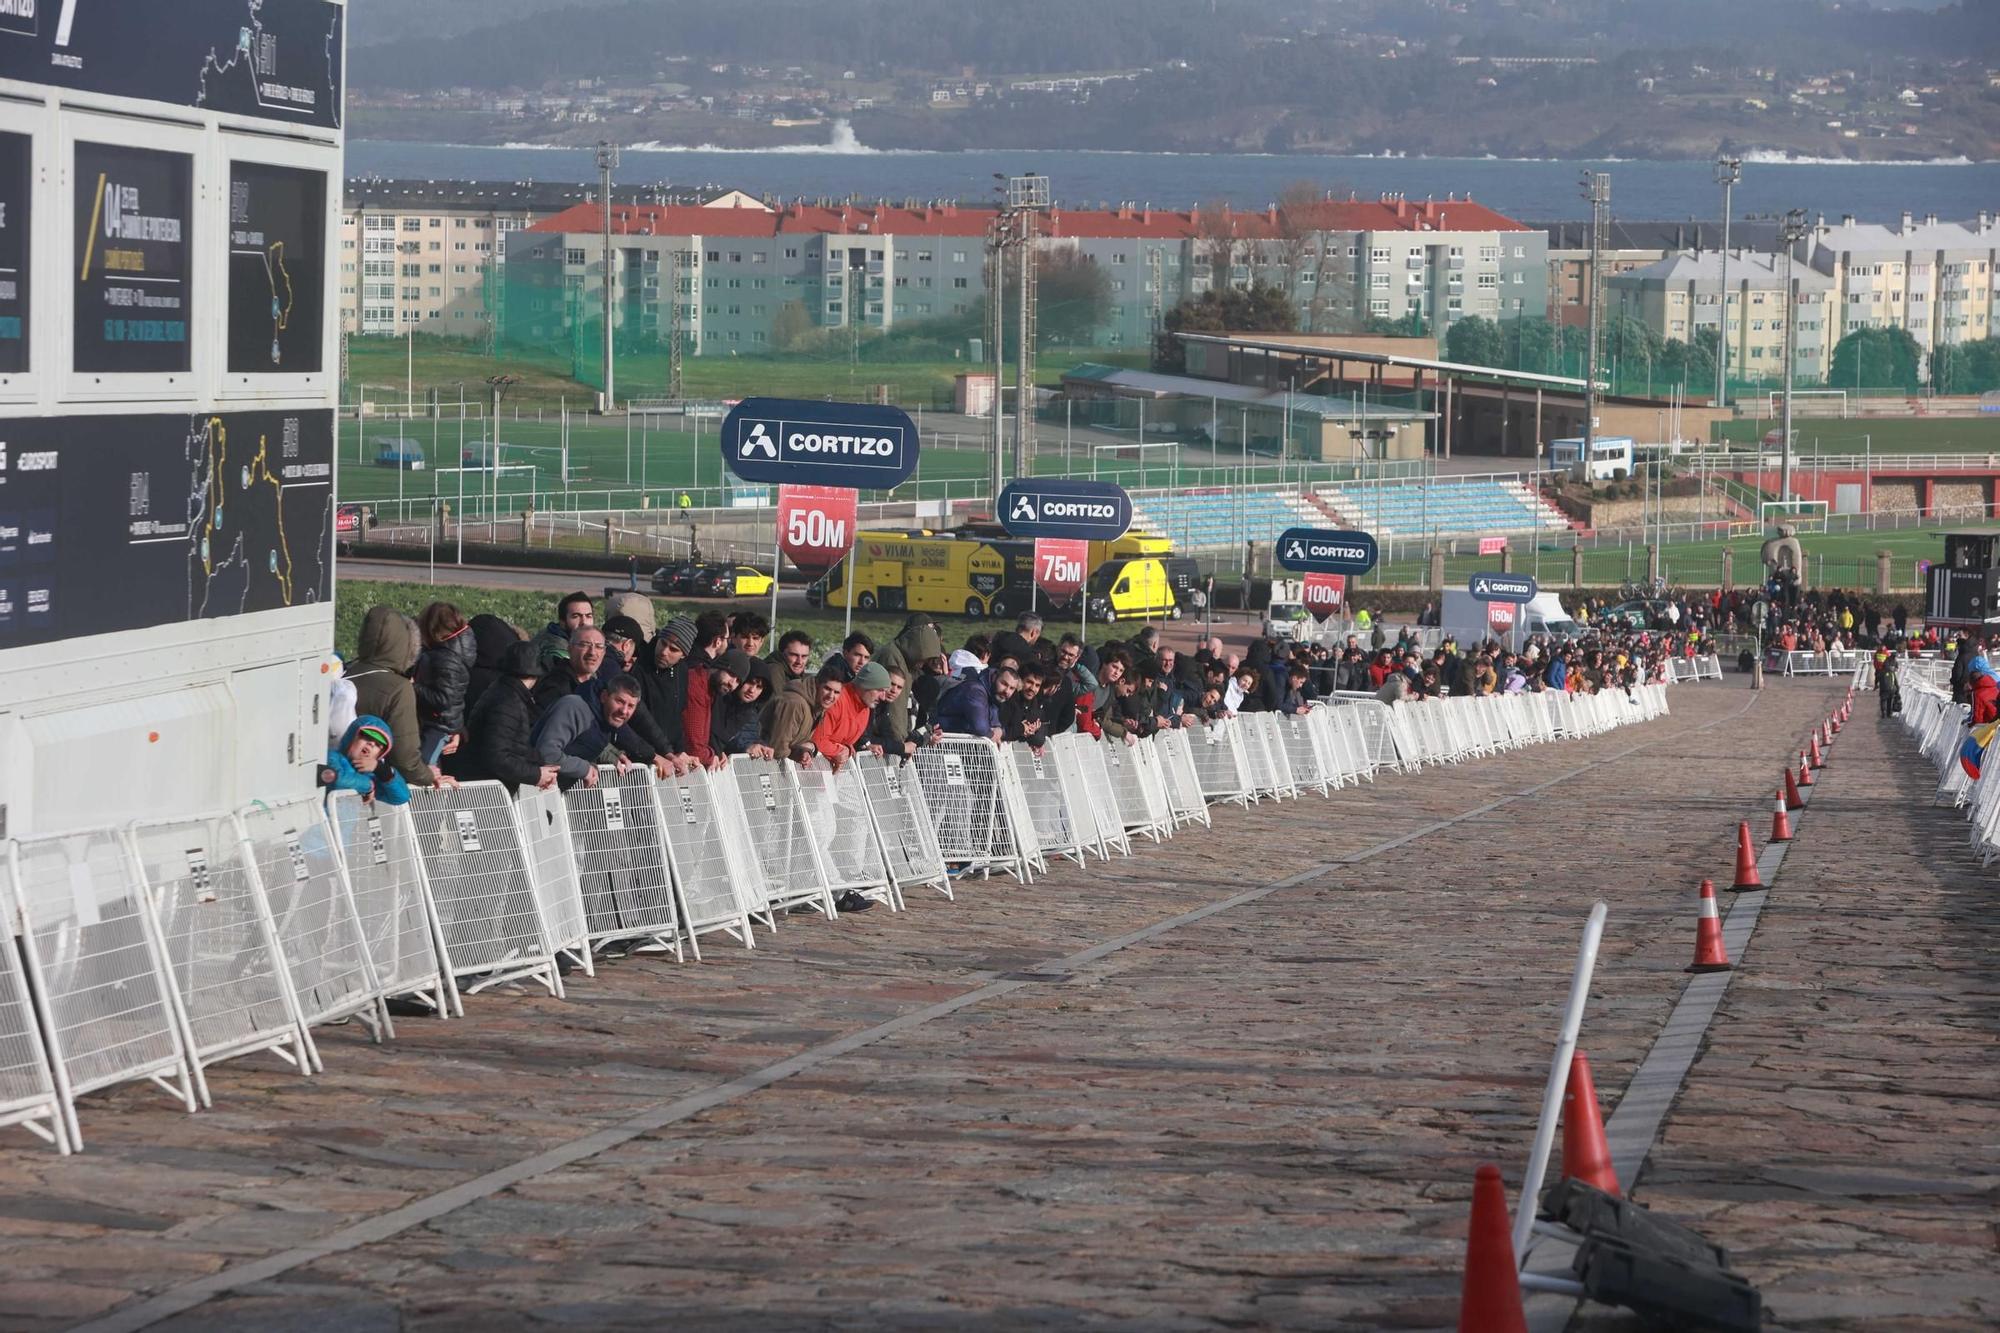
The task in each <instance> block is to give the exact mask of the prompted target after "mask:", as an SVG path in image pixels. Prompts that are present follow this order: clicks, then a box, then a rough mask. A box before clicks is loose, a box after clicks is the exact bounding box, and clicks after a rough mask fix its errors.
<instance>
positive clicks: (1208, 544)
mask: <svg viewBox="0 0 2000 1333" xmlns="http://www.w3.org/2000/svg"><path fill="white" fill-rule="evenodd" d="M1132 505H1133V516H1132V524H1133V526H1134V527H1135V528H1138V529H1140V530H1141V531H1145V532H1154V533H1158V534H1160V535H1161V536H1163V537H1170V538H1172V539H1173V542H1174V545H1175V547H1176V548H1177V549H1180V550H1204V549H1208V550H1212V549H1216V548H1220V547H1231V546H1241V545H1242V544H1243V543H1244V542H1268V541H1274V540H1276V539H1277V536H1278V534H1279V533H1281V532H1283V531H1284V530H1285V529H1286V528H1289V527H1328V526H1335V525H1337V526H1341V527H1350V528H1358V529H1361V530H1363V531H1367V532H1372V533H1374V534H1375V535H1376V536H1377V537H1378V538H1383V539H1395V538H1419V537H1423V536H1425V535H1427V534H1453V533H1461V534H1463V533H1477V534H1481V535H1485V534H1489V533H1491V534H1499V533H1530V532H1567V531H1569V529H1570V527H1571V524H1570V521H1569V519H1568V518H1566V517H1565V516H1564V515H1563V513H1562V511H1561V510H1560V509H1557V508H1556V507H1555V506H1554V505H1551V504H1549V503H1548V502H1546V501H1544V500H1543V499H1542V498H1541V497H1540V496H1538V495H1536V494H1535V493H1534V491H1533V490H1532V489H1531V488H1530V487H1529V486H1528V485H1527V484H1526V483H1524V482H1522V481H1520V480H1518V479H1514V478H1490V477H1482V478H1478V479H1476V480H1458V479H1453V478H1433V479H1431V480H1429V481H1422V482H1420V481H1409V482H1398V483H1393V484H1388V485H1383V486H1380V487H1376V486H1341V485H1327V486H1318V487H1315V488H1313V490H1312V492H1311V493H1310V494H1303V493H1301V492H1300V491H1299V490H1298V488H1297V487H1285V488H1277V487H1271V488H1266V489H1257V490H1225V489H1222V488H1216V489H1213V490H1198V491H1186V492H1164V491H1162V492H1142V493H1139V494H1135V495H1134V496H1133V497H1132Z"/></svg>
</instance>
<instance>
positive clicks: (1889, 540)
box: [1362, 522, 2000, 592]
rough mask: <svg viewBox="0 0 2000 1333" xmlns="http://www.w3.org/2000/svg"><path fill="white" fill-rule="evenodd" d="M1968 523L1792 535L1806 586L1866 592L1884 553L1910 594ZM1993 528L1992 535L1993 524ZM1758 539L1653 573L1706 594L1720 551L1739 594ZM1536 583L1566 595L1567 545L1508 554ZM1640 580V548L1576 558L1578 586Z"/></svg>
mask: <svg viewBox="0 0 2000 1333" xmlns="http://www.w3.org/2000/svg"><path fill="white" fill-rule="evenodd" d="M1976 526H1980V525H1976V524H1960V523H1942V522H1940V523H1933V524H1929V525H1927V526H1924V527H1916V528H1902V529H1897V530H1884V531H1879V532H1866V531H1863V532H1839V533H1812V532H1805V533H1801V534H1800V535H1799V540H1800V542H1801V543H1803V544H1804V546H1805V552H1806V562H1807V565H1808V566H1809V572H1810V574H1811V575H1812V583H1813V585H1814V586H1823V587H1843V588H1856V587H1859V588H1873V587H1874V586H1875V553H1876V552H1877V551H1888V552H1890V553H1891V558H1892V559H1893V560H1894V562H1895V563H1894V566H1893V583H1894V585H1895V586H1897V587H1916V586H1919V585H1920V583H1921V580H1920V579H1919V578H1918V576H1917V573H1916V562H1917V561H1919V560H1936V559H1939V558H1941V557H1942V556H1943V554H1944V544H1943V542H1942V541H1941V540H1940V539H1939V538H1938V535H1937V534H1938V533H1940V532H1943V531H1945V530H1946V529H1950V530H1952V531H1959V530H1962V529H1965V528H1969V527H1976ZM1987 526H1994V527H1995V529H1996V530H2000V525H1987ZM1763 544H1764V543H1763V538H1761V537H1757V536H1748V537H1734V538H1731V539H1729V540H1727V541H1713V542H1681V543H1674V544H1670V545H1665V546H1662V547H1661V548H1660V574H1661V577H1663V578H1665V579H1667V580H1668V581H1669V582H1670V583H1677V584H1684V585H1686V586H1688V587H1714V586H1716V585H1718V584H1719V583H1721V581H1722V552H1723V551H1724V550H1725V549H1727V550H1730V551H1733V552H1734V553H1735V554H1734V569H1733V570H1732V577H1733V580H1734V582H1735V584H1736V585H1737V586H1739V587H1741V586H1743V585H1745V584H1752V583H1756V582H1758V581H1759V580H1761V579H1762V577H1763V574H1762V570H1763V566H1762V565H1761V564H1760V563H1759V552H1760V550H1761V548H1762V547H1763ZM1537 557H1539V562H1540V563H1539V568H1540V570H1541V573H1540V574H1539V575H1538V578H1539V580H1540V581H1541V582H1542V583H1544V584H1547V585H1548V586H1549V587H1551V588H1558V589H1559V588H1566V587H1568V586H1569V585H1570V548H1569V546H1568V545H1561V546H1557V545H1553V544H1547V543H1545V544H1544V545H1543V546H1542V548H1541V550H1540V551H1539V552H1535V551H1529V550H1523V549H1517V550H1516V551H1515V552H1514V569H1515V571H1516V572H1518V573H1524V574H1532V573H1534V572H1535V570H1536V568H1537ZM1497 568H1499V557H1497V556H1457V557H1447V558H1446V560H1445V575H1444V581H1445V586H1446V587H1448V588H1454V587H1462V586H1464V584H1465V581H1466V579H1467V578H1469V577H1470V576H1471V575H1472V573H1473V572H1474V571H1475V570H1482V569H1497ZM1428 570H1429V562H1428V561H1427V560H1423V559H1415V560H1397V561H1394V562H1393V563H1388V564H1384V565H1383V566H1381V567H1380V568H1379V569H1378V571H1377V572H1376V573H1374V574H1370V575H1368V576H1367V578H1366V579H1364V580H1363V581H1362V588H1363V590H1364V592H1365V589H1366V588H1367V586H1368V585H1369V584H1372V583H1375V582H1378V581H1379V582H1381V583H1383V584H1387V585H1408V584H1422V583H1423V582H1424V581H1425V580H1426V579H1427V578H1428V577H1429V573H1428ZM1645 576H1646V552H1645V548H1644V547H1643V546H1633V547H1624V546H1601V547H1597V548H1594V549H1593V548H1590V547H1586V548H1585V550H1584V553H1583V581H1584V584H1585V586H1586V587H1592V588H1607V587H1610V588H1615V587H1617V586H1618V585H1619V584H1621V583H1623V582H1624V581H1625V580H1626V579H1627V578H1631V579H1634V580H1638V579H1643V578H1645Z"/></svg>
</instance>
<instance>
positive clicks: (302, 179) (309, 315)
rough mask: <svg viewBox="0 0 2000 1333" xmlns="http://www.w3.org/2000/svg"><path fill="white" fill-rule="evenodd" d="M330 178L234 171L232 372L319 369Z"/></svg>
mask: <svg viewBox="0 0 2000 1333" xmlns="http://www.w3.org/2000/svg"><path fill="white" fill-rule="evenodd" d="M325 244H326V175H325V173H324V172H319V171H306V170H301V169H299V168H296V167H274V166H266V165H264V164H262V163H256V162H235V163H232V164H231V165H230V168H229V371H230V373H231V374H233V375H255V374H280V373H283V374H292V375H302V374H308V373H311V372H314V371H317V370H319V369H320V362H321V356H322V338H323V337H324V330H325V310H324V308H323V304H324V303H323V296H324V293H325V290H326V289H325V286H324V281H323V280H324V278H325V274H326V254H325Z"/></svg>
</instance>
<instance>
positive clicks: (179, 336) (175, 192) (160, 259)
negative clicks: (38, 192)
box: [71, 143, 194, 374]
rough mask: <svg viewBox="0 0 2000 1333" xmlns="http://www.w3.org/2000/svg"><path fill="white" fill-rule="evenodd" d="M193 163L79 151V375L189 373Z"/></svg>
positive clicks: (142, 153)
mask: <svg viewBox="0 0 2000 1333" xmlns="http://www.w3.org/2000/svg"><path fill="white" fill-rule="evenodd" d="M193 169H194V159H193V158H191V157H189V156H188V155H187V154H185V153H165V152H159V151H157V150H155V149H151V148H123V147H119V146H118V145H115V144H103V143H78V144H77V145H76V171H75V180H76V213H75V219H76V228H77V231H76V251H75V253H76V258H77V269H76V300H75V302H74V304H73V305H72V306H71V311H72V317H73V320H74V325H75V328H74V345H75V369H76V370H77V372H78V373H91V372H97V371H103V372H109V373H113V374H119V373H130V372H138V371H152V372H159V371H184V370H187V369H188V368H189V364H190V363H189V343H188V328H189V321H190V320H191V319H192V317H193V305H192V298H193V293H192V291H191V290H190V287H191V284H190V282H189V267H188V259H189V254H190V251H189V244H188V234H189V232H190V231H192V230H193V225H192V218H193V193H194V190H193Z"/></svg>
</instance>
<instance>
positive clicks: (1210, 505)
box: [1132, 487, 1327, 551]
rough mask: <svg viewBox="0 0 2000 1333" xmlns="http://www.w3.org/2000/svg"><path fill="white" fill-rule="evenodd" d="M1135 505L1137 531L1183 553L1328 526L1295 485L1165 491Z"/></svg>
mask: <svg viewBox="0 0 2000 1333" xmlns="http://www.w3.org/2000/svg"><path fill="white" fill-rule="evenodd" d="M1132 504H1133V513H1132V526H1133V527H1134V528H1136V529H1138V530H1140V531H1143V532H1153V533H1158V534H1159V535H1160V536H1162V537H1170V538H1172V539H1173V543H1174V547H1175V549H1176V550H1183V551H1191V550H1201V549H1204V548H1210V549H1212V548H1215V547H1223V546H1241V545H1242V544H1243V543H1244V542H1271V541H1276V540H1277V538H1278V534H1279V533H1281V532H1283V531H1284V530H1285V529H1286V528H1295V527H1324V526H1326V518H1327V516H1326V512H1325V511H1324V510H1322V509H1320V508H1318V507H1317V506H1315V505H1313V504H1312V503H1311V502H1310V501H1308V500H1306V499H1305V498H1304V497H1302V496H1301V495H1300V494H1299V492H1298V489H1297V488H1296V487H1292V488H1288V489H1284V490H1278V489H1270V490H1243V491H1233V490H1223V489H1220V488H1218V489H1215V490H1202V491H1189V492H1183V493H1178V494H1175V493H1166V492H1161V493H1154V494H1145V495H1135V496H1134V497H1133V500H1132Z"/></svg>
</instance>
